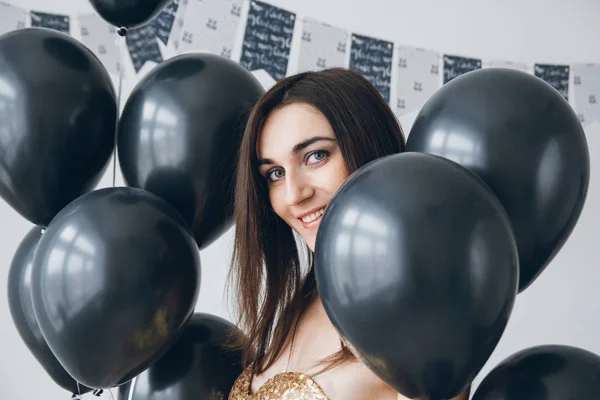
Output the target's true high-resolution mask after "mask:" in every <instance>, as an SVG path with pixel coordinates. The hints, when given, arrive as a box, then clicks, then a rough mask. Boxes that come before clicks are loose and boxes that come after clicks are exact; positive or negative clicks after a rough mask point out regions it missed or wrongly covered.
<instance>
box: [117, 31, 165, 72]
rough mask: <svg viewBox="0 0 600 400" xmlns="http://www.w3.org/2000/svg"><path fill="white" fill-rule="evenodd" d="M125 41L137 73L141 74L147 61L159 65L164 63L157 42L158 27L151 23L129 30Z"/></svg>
mask: <svg viewBox="0 0 600 400" xmlns="http://www.w3.org/2000/svg"><path fill="white" fill-rule="evenodd" d="M125 40H126V42H127V50H128V51H129V55H130V56H131V61H132V62H133V68H134V69H135V72H136V73H137V72H140V69H142V67H143V66H144V64H146V62H147V61H151V62H155V63H157V64H159V63H161V62H162V61H163V57H162V54H161V52H160V48H159V47H158V42H157V41H156V25H154V24H152V23H150V24H146V25H143V26H141V27H139V28H134V29H129V30H128V31H127V35H126V36H125Z"/></svg>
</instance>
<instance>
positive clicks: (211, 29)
mask: <svg viewBox="0 0 600 400" xmlns="http://www.w3.org/2000/svg"><path fill="white" fill-rule="evenodd" d="M242 1H243V0H188V4H187V8H186V10H185V13H184V16H183V19H182V21H183V22H182V27H181V32H180V34H179V37H178V40H177V50H178V52H179V53H184V52H188V51H206V52H209V53H213V54H219V55H221V56H223V57H227V58H231V53H232V50H233V45H234V43H235V36H236V33H237V30H238V27H239V24H240V22H241V13H242Z"/></svg>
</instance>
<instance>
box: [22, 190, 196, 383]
mask: <svg viewBox="0 0 600 400" xmlns="http://www.w3.org/2000/svg"><path fill="white" fill-rule="evenodd" d="M199 257H200V256H199V253H198V249H197V247H196V245H195V242H194V240H193V237H192V235H191V232H189V227H187V225H186V223H185V221H183V219H182V218H181V216H180V215H179V214H178V213H177V211H175V210H174V209H173V208H172V207H171V206H170V205H169V204H168V203H166V202H165V201H164V200H162V199H160V198H159V197H158V196H155V195H153V194H151V193H149V192H146V191H143V190H140V189H135V188H123V187H121V188H105V189H100V190H96V191H93V192H90V193H88V194H85V195H83V196H82V197H80V198H78V199H77V200H75V201H73V202H72V203H71V204H69V205H68V206H67V207H65V208H64V209H63V210H62V211H61V212H60V213H59V214H58V215H57V216H56V218H55V219H54V220H53V221H52V223H50V225H49V226H48V228H47V229H46V231H45V233H44V235H43V236H42V239H41V240H40V242H39V244H38V248H37V251H36V254H35V258H34V264H33V272H32V298H33V304H34V309H35V313H36V316H37V319H38V323H39V325H40V328H41V331H42V334H43V335H44V338H45V339H46V341H47V343H48V345H49V347H50V348H51V349H52V352H53V353H54V354H55V355H56V358H57V359H58V360H59V361H60V363H61V364H62V365H63V367H64V368H65V370H66V371H67V372H68V373H69V374H70V375H71V376H72V377H73V378H75V379H76V380H77V381H78V382H81V383H83V384H85V385H86V386H89V387H91V388H95V389H105V388H111V387H115V386H118V385H121V384H123V383H126V382H127V381H129V380H131V379H132V378H133V377H134V376H136V375H138V374H139V373H141V372H142V371H143V370H144V369H146V368H148V366H149V365H150V364H151V363H152V362H154V361H155V360H156V359H157V358H159V357H160V356H162V355H163V354H164V353H165V352H166V351H167V350H168V348H169V347H170V346H171V345H172V343H173V342H174V341H175V340H176V339H177V337H178V336H179V335H180V334H181V332H182V329H183V328H184V326H185V324H186V322H187V321H188V320H189V318H190V317H191V315H192V314H193V311H194V308H195V305H196V300H197V297H198V290H199V285H200V258H199Z"/></svg>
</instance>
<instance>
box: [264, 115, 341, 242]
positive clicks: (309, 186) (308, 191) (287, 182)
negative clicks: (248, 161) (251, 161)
mask: <svg viewBox="0 0 600 400" xmlns="http://www.w3.org/2000/svg"><path fill="white" fill-rule="evenodd" d="M256 150H257V155H258V160H259V169H260V173H261V175H262V176H263V177H264V178H265V179H267V182H268V186H269V198H270V200H271V206H272V207H273V210H274V211H275V213H276V214H277V215H278V216H279V217H280V218H281V219H283V220H284V221H285V222H286V223H287V224H288V225H289V226H291V227H292V229H294V230H295V231H296V232H298V233H299V234H300V235H301V236H302V237H303V238H304V240H305V241H306V244H307V245H308V247H309V248H310V249H311V250H312V251H314V249H315V240H316V237H317V229H318V227H319V224H320V222H321V219H322V215H323V213H324V211H325V207H327V205H328V204H329V201H330V200H331V198H332V197H333V195H334V193H335V191H336V190H337V189H338V187H339V186H340V184H342V183H343V182H344V180H345V179H346V178H347V177H348V169H347V167H346V163H345V161H344V158H343V157H342V153H341V150H340V147H339V145H338V142H337V140H336V137H335V134H334V133H333V130H332V129H331V126H330V125H329V122H328V121H327V119H326V118H325V116H323V114H321V112H319V111H318V110H317V109H316V108H314V107H313V106H311V105H309V104H304V103H293V104H290V105H287V106H285V107H283V108H280V109H278V110H275V111H273V112H272V113H271V114H270V115H269V117H268V118H267V120H266V121H265V124H264V126H263V129H262V131H261V133H260V135H259V137H258V142H257V149H256Z"/></svg>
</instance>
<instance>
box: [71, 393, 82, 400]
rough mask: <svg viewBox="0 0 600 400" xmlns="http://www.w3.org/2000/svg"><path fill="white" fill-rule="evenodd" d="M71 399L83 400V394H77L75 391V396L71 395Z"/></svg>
mask: <svg viewBox="0 0 600 400" xmlns="http://www.w3.org/2000/svg"><path fill="white" fill-rule="evenodd" d="M71 400H81V395H80V394H77V393H73V396H71Z"/></svg>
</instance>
